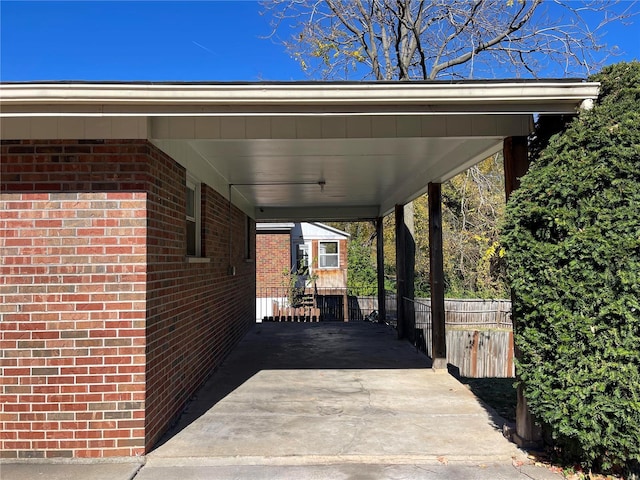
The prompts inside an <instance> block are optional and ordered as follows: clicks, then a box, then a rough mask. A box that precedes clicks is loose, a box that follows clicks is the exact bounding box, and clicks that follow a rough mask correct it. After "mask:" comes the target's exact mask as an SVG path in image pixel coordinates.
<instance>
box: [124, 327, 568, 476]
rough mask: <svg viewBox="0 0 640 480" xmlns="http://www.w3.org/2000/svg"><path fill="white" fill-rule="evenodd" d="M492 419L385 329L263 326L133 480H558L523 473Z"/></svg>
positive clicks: (518, 453)
mask: <svg viewBox="0 0 640 480" xmlns="http://www.w3.org/2000/svg"><path fill="white" fill-rule="evenodd" d="M494 415H495V414H494V413H493V412H492V411H488V410H486V409H485V408H483V406H482V404H481V403H480V402H479V401H478V400H477V399H476V398H475V397H474V395H473V394H472V393H471V392H470V391H469V390H468V389H467V387H465V386H464V385H462V384H461V383H460V382H458V381H457V380H456V379H455V378H453V377H452V376H450V375H448V374H447V373H436V372H434V371H432V370H431V369H430V368H429V363H428V359H427V358H426V357H425V356H424V355H423V354H422V353H419V352H416V350H415V348H413V347H412V346H411V345H410V344H409V343H408V342H406V341H400V340H397V338H396V332H395V330H393V329H391V328H389V327H387V326H384V325H378V324H371V323H320V324H296V323H287V324H279V323H275V324H274V323H263V324H258V325H256V327H255V328H254V329H253V330H252V331H251V332H249V333H248V334H247V336H246V337H245V338H244V340H243V341H242V342H241V344H240V346H239V347H238V348H236V350H235V351H234V352H233V353H232V354H231V355H230V356H229V357H228V359H227V360H226V361H225V363H224V365H223V366H222V367H221V368H220V369H219V370H218V371H217V372H216V373H215V374H214V375H213V376H212V377H211V378H210V379H209V381H208V382H207V383H206V385H205V386H204V387H203V389H202V390H201V391H200V392H199V393H198V395H197V397H196V398H195V399H194V401H193V402H192V403H191V404H190V406H189V409H188V410H187V412H186V413H185V415H183V417H182V418H181V419H180V421H179V422H178V424H177V425H176V426H175V428H174V429H173V430H172V431H171V432H169V434H168V435H167V436H166V437H165V438H164V439H163V441H162V442H161V443H160V444H159V445H158V447H157V448H156V449H155V450H153V451H152V452H151V453H150V454H149V455H147V464H146V465H145V467H144V468H143V469H142V470H141V471H140V472H139V473H138V475H137V477H136V480H149V479H164V478H177V476H178V473H177V472H180V473H179V477H180V478H181V479H182V480H191V479H199V478H220V479H226V478H265V479H266V478H283V479H288V478H296V479H307V478H308V479H315V478H332V479H333V478H336V479H341V478H345V479H346V478H349V479H358V478H362V479H365V478H376V479H380V478H408V479H410V478H425V479H429V478H433V479H440V478H465V479H475V478H477V479H498V480H500V479H511V478H539V479H546V478H558V477H556V476H553V474H551V472H549V471H548V470H546V469H544V468H539V467H536V468H537V469H536V468H534V469H533V470H532V471H528V472H527V473H526V474H525V473H523V472H522V471H521V469H516V468H515V467H514V466H513V460H514V459H517V460H520V461H526V455H525V453H524V452H523V451H521V450H520V449H518V448H517V447H516V446H515V445H514V444H512V443H510V442H509V441H507V440H506V439H505V438H504V437H503V435H502V433H501V431H500V428H499V427H500V425H501V419H499V418H496V417H495V416H494ZM546 474H550V475H552V477H547V476H545V475H546ZM536 475H539V476H536Z"/></svg>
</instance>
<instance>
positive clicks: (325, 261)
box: [319, 255, 338, 268]
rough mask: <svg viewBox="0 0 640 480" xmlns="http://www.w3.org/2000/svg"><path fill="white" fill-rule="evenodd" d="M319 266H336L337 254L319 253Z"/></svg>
mask: <svg viewBox="0 0 640 480" xmlns="http://www.w3.org/2000/svg"><path fill="white" fill-rule="evenodd" d="M319 261H320V267H321V268H333V267H337V266H338V255H321V256H320V258H319Z"/></svg>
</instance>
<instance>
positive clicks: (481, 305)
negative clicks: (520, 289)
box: [404, 298, 515, 378]
mask: <svg viewBox="0 0 640 480" xmlns="http://www.w3.org/2000/svg"><path fill="white" fill-rule="evenodd" d="M404 300H405V305H406V306H407V307H410V306H411V304H412V306H413V310H414V311H415V329H416V331H415V335H414V337H415V338H416V342H417V343H416V347H417V348H419V349H420V350H422V351H424V352H425V353H426V354H427V355H429V356H431V338H432V337H431V325H432V324H431V303H430V299H428V298H427V299H416V300H415V301H411V300H409V299H407V298H405V299H404ZM405 309H406V308H405ZM445 323H446V342H447V362H448V363H449V364H451V365H453V366H454V367H456V368H457V369H458V370H459V374H460V375H461V376H463V377H474V378H478V377H514V376H515V367H514V363H513V352H514V350H513V326H512V323H511V302H510V301H509V300H483V299H460V300H458V299H447V300H445Z"/></svg>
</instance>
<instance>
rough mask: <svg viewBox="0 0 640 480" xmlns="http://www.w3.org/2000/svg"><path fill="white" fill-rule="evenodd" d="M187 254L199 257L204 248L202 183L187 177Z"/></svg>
mask: <svg viewBox="0 0 640 480" xmlns="http://www.w3.org/2000/svg"><path fill="white" fill-rule="evenodd" d="M186 195H187V199H186V200H187V206H186V221H187V255H188V256H190V257H199V256H200V254H201V251H202V250H201V249H202V232H201V227H200V221H201V220H200V183H197V182H196V181H195V180H194V179H193V178H192V177H190V176H189V177H187V185H186Z"/></svg>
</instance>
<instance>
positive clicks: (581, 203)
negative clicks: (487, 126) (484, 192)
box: [502, 62, 640, 472]
mask: <svg viewBox="0 0 640 480" xmlns="http://www.w3.org/2000/svg"><path fill="white" fill-rule="evenodd" d="M592 80H595V81H599V82H601V83H602V87H601V93H600V98H599V99H598V101H597V102H596V105H595V106H594V108H593V109H592V110H590V111H583V112H581V113H580V115H579V116H578V117H576V118H575V119H573V120H572V121H571V122H569V123H568V125H567V126H566V129H565V130H564V131H563V132H561V133H559V134H556V135H554V136H553V137H551V138H550V139H548V143H547V142H546V140H545V139H544V135H543V134H540V133H539V134H538V135H537V137H536V136H535V135H534V141H535V142H539V143H538V146H535V145H534V146H533V148H532V149H531V151H532V152H536V155H535V157H536V158H532V165H531V168H530V171H529V172H528V173H527V175H526V176H525V177H524V178H523V179H522V182H521V187H520V189H519V190H518V191H517V192H514V194H513V196H512V197H511V199H510V201H509V203H508V205H507V216H506V220H505V225H504V227H503V232H502V241H503V243H504V245H505V248H506V258H507V273H508V277H509V280H510V283H511V286H512V289H513V294H514V305H513V309H514V316H515V318H516V332H515V341H516V344H517V347H518V348H519V350H520V352H521V356H520V359H519V360H518V362H517V368H518V373H519V375H520V379H521V381H522V384H523V388H524V394H525V396H526V398H527V401H528V403H529V406H530V409H531V412H532V413H533V415H534V416H535V417H536V418H537V419H539V421H540V422H541V423H542V424H543V425H544V426H545V428H547V429H548V431H549V432H550V434H551V436H552V438H553V441H554V443H555V445H556V447H558V448H559V449H560V451H561V452H562V454H563V455H564V457H565V459H567V460H572V461H576V460H577V461H579V462H580V463H581V464H582V465H583V466H584V467H587V468H594V469H600V470H604V471H621V470H622V471H625V470H626V471H627V472H629V471H631V470H636V469H637V466H638V464H639V463H638V462H640V440H639V439H640V358H639V357H640V63H638V62H633V63H623V64H618V65H614V66H611V67H608V68H606V69H605V70H603V71H602V72H601V73H600V74H598V75H595V76H594V77H593V78H592ZM545 122H546V120H545V119H544V118H543V117H541V119H540V121H539V122H538V125H537V131H538V132H541V131H544V130H545V129H546V128H547V127H548V124H545ZM541 144H542V145H541ZM545 144H546V146H545ZM540 145H541V147H542V148H538V147H540Z"/></svg>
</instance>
